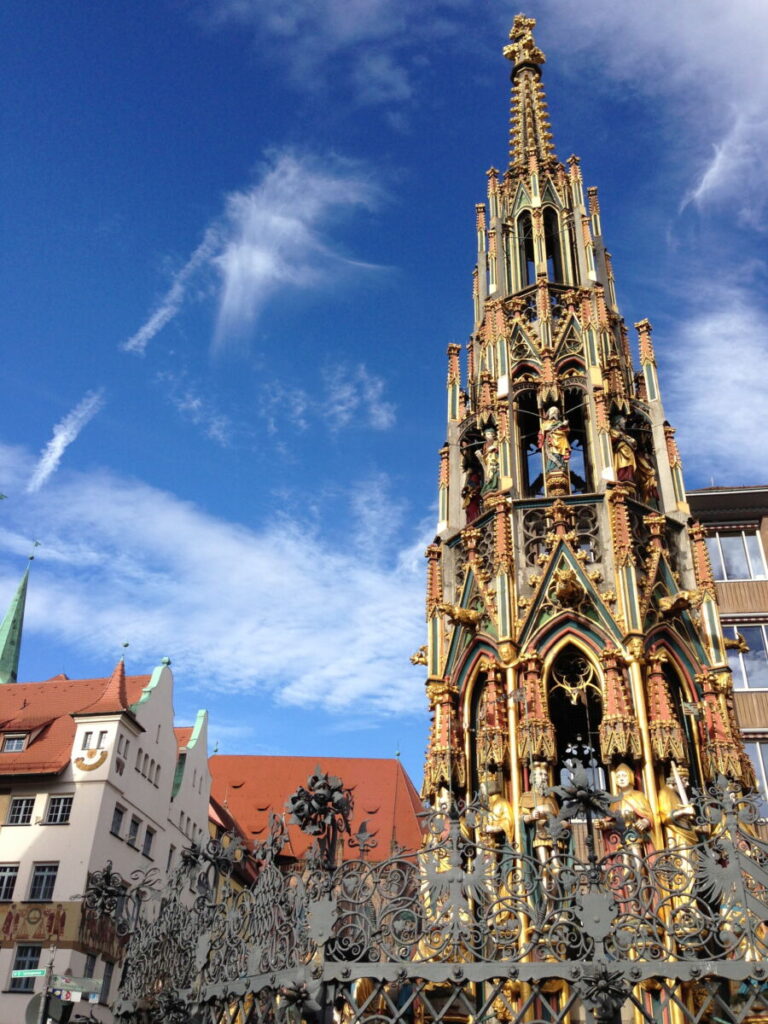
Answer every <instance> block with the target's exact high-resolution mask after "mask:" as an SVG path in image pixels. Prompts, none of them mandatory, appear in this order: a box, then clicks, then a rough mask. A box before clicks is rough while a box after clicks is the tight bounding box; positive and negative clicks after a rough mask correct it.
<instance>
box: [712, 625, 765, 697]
mask: <svg viewBox="0 0 768 1024" xmlns="http://www.w3.org/2000/svg"><path fill="white" fill-rule="evenodd" d="M723 632H724V633H725V635H726V636H727V637H734V639H736V638H737V637H738V636H739V635H740V636H741V637H742V638H743V639H744V642H745V644H746V646H747V647H748V648H749V650H748V651H738V650H736V649H735V648H731V649H729V651H728V663H729V664H730V666H731V671H732V672H733V685H734V687H736V689H737V690H768V625H760V624H759V623H756V622H752V623H749V622H748V623H744V625H737V626H725V627H724V628H723Z"/></svg>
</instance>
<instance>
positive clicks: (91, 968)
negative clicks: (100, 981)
mask: <svg viewBox="0 0 768 1024" xmlns="http://www.w3.org/2000/svg"><path fill="white" fill-rule="evenodd" d="M95 973H96V954H95V953H86V956H85V967H84V968H83V977H84V978H92V977H93V976H94V974H95Z"/></svg>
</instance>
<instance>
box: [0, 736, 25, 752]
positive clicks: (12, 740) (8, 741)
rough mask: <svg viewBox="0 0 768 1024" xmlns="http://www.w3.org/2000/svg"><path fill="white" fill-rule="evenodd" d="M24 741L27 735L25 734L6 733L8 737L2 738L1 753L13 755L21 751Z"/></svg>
mask: <svg viewBox="0 0 768 1024" xmlns="http://www.w3.org/2000/svg"><path fill="white" fill-rule="evenodd" d="M26 739H27V734H26V733H25V732H17V733H8V735H6V736H4V737H3V753H4V754H15V753H17V752H18V751H19V750H23V749H24V745H25V742H26Z"/></svg>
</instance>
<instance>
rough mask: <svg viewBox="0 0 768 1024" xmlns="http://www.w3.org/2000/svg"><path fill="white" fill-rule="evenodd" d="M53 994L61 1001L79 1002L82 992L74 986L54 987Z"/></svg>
mask: <svg viewBox="0 0 768 1024" xmlns="http://www.w3.org/2000/svg"><path fill="white" fill-rule="evenodd" d="M53 994H54V995H55V996H58V997H59V999H61V1001H62V1002H63V1003H79V1002H80V1000H81V999H82V998H83V993H82V992H80V991H78V990H77V989H74V988H55V989H54V990H53Z"/></svg>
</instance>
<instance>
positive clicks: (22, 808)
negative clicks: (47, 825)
mask: <svg viewBox="0 0 768 1024" xmlns="http://www.w3.org/2000/svg"><path fill="white" fill-rule="evenodd" d="M34 808H35V798H34V797H33V796H15V797H14V798H13V800H11V806H10V807H9V808H8V821H7V822H6V825H29V823H30V822H31V821H32V811H33V810H34Z"/></svg>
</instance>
